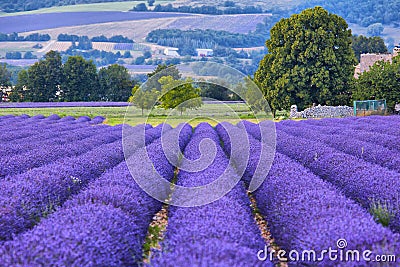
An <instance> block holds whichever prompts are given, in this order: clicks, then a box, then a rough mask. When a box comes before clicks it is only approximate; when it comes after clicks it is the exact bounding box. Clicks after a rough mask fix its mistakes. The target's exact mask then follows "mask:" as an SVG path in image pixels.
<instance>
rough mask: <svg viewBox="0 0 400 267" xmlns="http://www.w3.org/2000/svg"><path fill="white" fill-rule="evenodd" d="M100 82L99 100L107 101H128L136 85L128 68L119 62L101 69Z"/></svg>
mask: <svg viewBox="0 0 400 267" xmlns="http://www.w3.org/2000/svg"><path fill="white" fill-rule="evenodd" d="M99 82H100V92H101V94H102V96H99V100H100V99H102V100H106V101H127V100H128V98H129V96H130V95H131V91H132V87H133V85H134V82H133V81H132V80H131V76H130V75H129V73H128V70H127V69H126V68H125V67H124V66H121V65H117V64H113V65H110V66H108V67H107V68H102V69H100V71H99Z"/></svg>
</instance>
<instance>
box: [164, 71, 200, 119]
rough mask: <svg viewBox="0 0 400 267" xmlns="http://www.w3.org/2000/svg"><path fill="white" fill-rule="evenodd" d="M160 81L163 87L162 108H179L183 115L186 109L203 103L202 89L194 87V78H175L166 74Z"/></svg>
mask: <svg viewBox="0 0 400 267" xmlns="http://www.w3.org/2000/svg"><path fill="white" fill-rule="evenodd" d="M159 82H160V84H161V87H162V96H161V97H160V101H161V107H162V108H164V109H175V108H177V109H178V110H179V111H180V112H181V115H182V113H183V112H184V111H185V110H186V109H194V108H198V107H201V105H202V104H203V102H202V100H201V98H200V94H201V89H200V88H195V87H193V85H192V83H193V80H192V79H190V78H187V79H186V80H175V79H174V78H173V77H172V76H165V77H162V78H160V80H159Z"/></svg>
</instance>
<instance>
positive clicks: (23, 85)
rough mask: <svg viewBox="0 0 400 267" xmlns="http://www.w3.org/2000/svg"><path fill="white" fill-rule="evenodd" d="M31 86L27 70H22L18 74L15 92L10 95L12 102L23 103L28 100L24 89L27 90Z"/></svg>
mask: <svg viewBox="0 0 400 267" xmlns="http://www.w3.org/2000/svg"><path fill="white" fill-rule="evenodd" d="M28 84H29V76H28V71H27V70H21V71H20V72H19V73H18V79H17V83H16V85H15V86H14V88H13V90H12V91H11V94H10V101H12V102H21V101H24V100H25V98H26V93H25V92H24V89H27V86H28Z"/></svg>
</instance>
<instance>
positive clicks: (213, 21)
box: [167, 14, 270, 33]
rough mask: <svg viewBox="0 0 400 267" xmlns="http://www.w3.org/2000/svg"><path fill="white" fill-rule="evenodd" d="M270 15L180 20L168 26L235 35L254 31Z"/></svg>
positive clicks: (203, 17)
mask: <svg viewBox="0 0 400 267" xmlns="http://www.w3.org/2000/svg"><path fill="white" fill-rule="evenodd" d="M268 16H270V14H248V15H246V14H244V15H222V16H200V17H196V18H179V19H177V20H176V21H174V22H173V23H171V24H169V25H168V27H167V28H168V29H181V30H190V29H202V30H207V29H210V30H222V31H228V32H234V33H248V32H249V31H254V30H255V29H256V26H257V24H259V23H262V22H263V21H264V19H265V17H268Z"/></svg>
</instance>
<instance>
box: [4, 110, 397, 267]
mask: <svg viewBox="0 0 400 267" xmlns="http://www.w3.org/2000/svg"><path fill="white" fill-rule="evenodd" d="M103 121H104V118H102V117H96V118H93V119H90V118H89V117H80V118H77V119H75V118H73V117H64V118H60V117H59V116H57V115H52V116H49V117H44V116H40V115H38V116H34V117H29V116H27V115H25V116H11V115H10V116H3V117H0V129H1V131H0V135H1V139H0V140H2V143H1V144H0V147H1V149H0V154H1V158H0V162H1V163H0V191H1V195H0V202H1V203H0V266H287V265H281V264H282V259H281V258H279V257H277V255H276V253H274V252H273V251H271V249H272V248H273V249H274V250H275V251H276V250H278V249H281V250H284V251H286V252H289V251H298V252H299V253H301V252H302V251H309V250H313V251H315V252H316V253H317V255H323V251H324V250H328V249H329V248H333V249H336V250H338V251H342V252H346V251H347V250H351V251H354V250H357V251H361V252H362V251H367V250H368V251H371V254H370V255H369V257H370V258H371V260H372V261H371V262H370V261H368V260H366V259H364V258H361V259H360V260H359V261H352V260H348V261H345V260H343V259H340V257H339V258H336V259H335V260H332V259H330V258H328V257H322V258H320V259H317V260H315V259H314V260H313V259H306V260H299V261H290V260H289V263H288V265H289V266H398V265H399V260H400V258H399V256H400V237H399V233H400V210H399V208H400V206H399V205H400V204H399V203H400V199H399V198H400V168H399V166H400V164H399V163H400V154H399V152H400V131H399V126H400V116H391V117H380V116H374V117H367V118H346V119H323V120H307V121H282V122H280V123H275V124H274V125H273V124H272V122H271V121H263V122H261V123H259V124H254V123H251V122H248V121H242V122H240V123H238V124H237V125H233V124H230V123H226V122H222V123H219V124H218V125H217V126H216V127H212V126H211V125H209V124H207V123H201V124H199V125H198V126H196V127H192V126H190V125H189V124H187V123H183V124H180V125H179V126H177V127H176V128H173V127H171V126H169V125H167V124H161V125H158V126H151V125H148V124H146V125H145V124H142V125H137V126H128V125H116V126H108V125H104V124H102V123H103ZM271 125H272V126H273V127H271ZM272 128H274V129H276V133H275V132H272V131H271V129H272ZM265 136H267V137H268V138H267V139H265V138H263V137H265ZM270 139H274V140H276V142H272V143H271V142H267V141H268V140H270ZM205 140H207V142H204V141H205ZM244 140H247V143H248V149H249V151H247V152H248V157H245V156H244V155H245V154H246V153H243V151H242V150H243V147H244V146H243V144H244ZM126 142H128V144H129V146H128V148H129V149H127V147H126V146H125V145H126ZM271 144H273V147H271ZM175 145H177V147H175ZM275 145H276V147H275ZM179 150H180V151H179ZM271 150H273V151H274V152H275V153H274V154H272V155H271V154H270V153H267V152H270V151H271ZM209 151H214V152H215V153H214V154H213V158H212V159H211V160H210V158H209V157H208V156H207V155H209V154H208V153H209ZM180 154H181V155H180ZM203 154H204V155H205V156H204V155H203ZM268 160H270V161H271V162H272V166H270V168H269V167H266V165H268V164H267V162H268ZM195 164H200V165H204V166H205V165H207V166H206V167H204V168H202V169H201V170H198V171H190V168H191V167H192V166H193V165H195ZM241 168H243V170H244V172H243V173H240V171H239V170H240V169H241ZM224 175H225V177H229V179H232V181H239V182H238V183H235V184H233V185H232V187H231V190H230V191H229V192H228V193H227V194H225V195H224V196H223V197H221V198H219V199H218V200H216V201H214V202H212V203H210V204H207V205H202V206H193V207H183V206H177V205H168V203H171V199H174V198H175V197H176V196H175V191H174V190H175V187H174V186H171V188H164V189H165V190H164V191H163V192H161V191H162V190H160V192H158V194H159V195H160V196H162V199H165V203H166V204H165V203H162V202H160V201H158V200H156V199H154V198H153V197H151V196H150V195H148V194H147V193H146V192H145V191H143V190H142V188H143V187H142V185H139V184H138V180H137V179H135V177H137V176H140V177H141V179H140V181H141V182H144V183H145V184H146V183H147V184H146V185H145V187H146V186H148V187H149V188H153V189H154V188H155V189H160V188H161V186H160V185H159V184H157V183H154V182H153V181H156V179H157V177H158V176H160V177H162V178H163V180H165V181H169V182H171V183H173V184H175V185H176V186H185V187H201V186H204V185H207V184H212V183H213V182H215V181H216V180H217V179H218V178H219V177H220V176H224ZM256 176H262V183H261V184H260V186H259V187H258V189H257V190H255V191H254V192H249V187H250V188H251V185H252V181H253V180H254V178H255V177H256ZM196 197H201V196H196ZM188 201H190V200H188ZM160 211H164V213H165V215H166V218H165V221H163V222H161V224H162V225H163V226H164V230H162V232H163V233H162V234H159V233H158V235H160V238H159V241H158V242H157V243H158V244H157V245H156V246H155V245H154V244H153V245H151V247H152V248H151V253H150V254H146V253H145V252H146V251H145V250H146V249H145V248H146V247H148V245H149V244H148V242H149V236H151V235H154V233H152V232H151V231H150V230H151V229H152V228H151V226H150V225H152V224H153V223H154V222H155V221H157V220H159V216H158V215H157V214H160ZM339 240H341V241H345V242H346V243H345V246H343V245H342V244H343V242H342V243H339V242H338V241H339ZM339 244H340V245H341V246H339ZM266 246H267V247H270V250H269V251H266V253H265V254H266V255H265V257H264V258H263V259H260V257H259V256H260V251H261V250H264V248H265V247H266ZM321 253H322V254H321ZM269 254H271V255H269ZM382 255H386V256H391V255H393V256H397V261H395V260H396V259H395V258H392V262H386V265H377V263H376V262H374V260H377V256H382ZM285 264H287V263H285Z"/></svg>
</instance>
